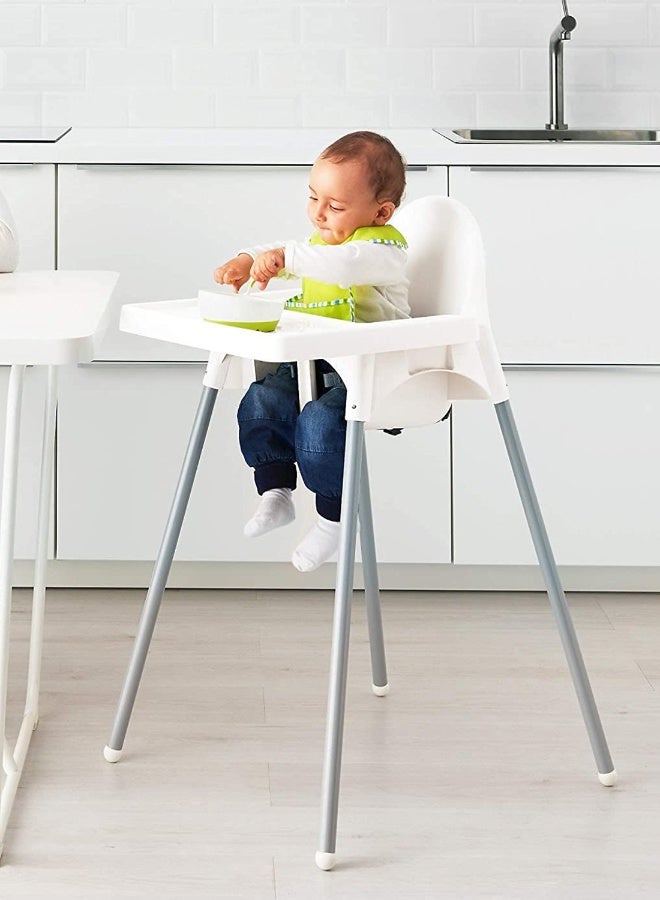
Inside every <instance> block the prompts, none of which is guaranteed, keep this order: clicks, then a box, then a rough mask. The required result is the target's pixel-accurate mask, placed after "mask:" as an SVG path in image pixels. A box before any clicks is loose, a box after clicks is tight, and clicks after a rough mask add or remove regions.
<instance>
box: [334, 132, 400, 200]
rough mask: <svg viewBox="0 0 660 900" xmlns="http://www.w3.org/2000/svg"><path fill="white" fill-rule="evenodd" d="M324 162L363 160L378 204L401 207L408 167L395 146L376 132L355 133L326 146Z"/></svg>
mask: <svg viewBox="0 0 660 900" xmlns="http://www.w3.org/2000/svg"><path fill="white" fill-rule="evenodd" d="M321 159H329V160H330V161H331V162H337V163H342V162H345V161H346V160H348V159H361V160H363V161H364V163H365V164H366V168H367V177H368V180H369V186H370V187H371V188H372V189H373V192H374V197H375V198H376V199H377V200H379V201H385V200H391V202H392V203H393V204H394V205H395V206H398V205H399V203H401V197H402V196H403V192H404V190H405V187H406V164H405V161H404V159H403V157H402V156H401V154H400V153H399V151H398V150H397V149H396V147H395V146H394V144H393V143H392V142H391V141H390V140H388V138H386V137H383V135H382V134H376V132H375V131H353V132H351V133H350V134H345V135H344V136H343V137H340V138H339V139H338V140H336V141H335V142H334V144H330V146H329V147H326V148H325V150H324V151H323V153H321Z"/></svg>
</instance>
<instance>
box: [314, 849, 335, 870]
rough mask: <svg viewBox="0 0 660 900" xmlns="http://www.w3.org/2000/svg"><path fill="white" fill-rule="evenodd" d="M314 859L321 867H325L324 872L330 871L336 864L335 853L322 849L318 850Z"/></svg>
mask: <svg viewBox="0 0 660 900" xmlns="http://www.w3.org/2000/svg"><path fill="white" fill-rule="evenodd" d="M314 859H315V861H316V865H317V866H318V867H319V869H323V871H324V872H329V871H330V869H332V867H333V866H334V864H335V854H334V853H324V852H323V851H322V850H317V851H316V856H315V857H314Z"/></svg>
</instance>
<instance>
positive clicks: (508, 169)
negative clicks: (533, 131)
mask: <svg viewBox="0 0 660 900" xmlns="http://www.w3.org/2000/svg"><path fill="white" fill-rule="evenodd" d="M468 168H469V170H470V172H660V167H658V166H555V165H552V163H549V164H548V165H547V166H468Z"/></svg>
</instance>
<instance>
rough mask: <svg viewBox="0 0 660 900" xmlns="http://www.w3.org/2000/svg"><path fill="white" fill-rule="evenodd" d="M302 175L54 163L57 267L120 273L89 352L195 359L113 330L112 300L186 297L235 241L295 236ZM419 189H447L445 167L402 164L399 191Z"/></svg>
mask: <svg viewBox="0 0 660 900" xmlns="http://www.w3.org/2000/svg"><path fill="white" fill-rule="evenodd" d="M308 184H309V166H215V165H213V166H204V165H191V166H185V165H174V166H170V165H167V166H161V165H85V166H76V165H62V166H59V222H58V248H59V266H60V268H72V269H112V270H114V271H117V272H120V273H121V277H120V280H119V284H118V286H117V290H116V291H115V295H114V297H113V312H114V315H113V317H112V319H111V321H110V325H109V328H108V333H107V336H106V338H105V340H104V342H103V344H102V346H101V350H100V353H99V357H98V358H99V359H103V360H177V359H179V360H186V359H188V360H190V359H201V358H203V357H202V356H200V354H199V353H195V351H193V350H190V349H189V348H186V347H176V346H175V345H173V344H165V343H163V344H159V343H157V342H155V341H150V340H146V339H142V338H138V337H136V336H134V335H128V334H122V333H120V332H119V331H118V327H117V323H118V317H119V309H120V307H121V306H122V305H123V304H124V303H134V302H145V301H149V300H169V299H175V298H179V297H194V296H196V295H197V291H198V290H199V289H200V288H206V287H211V286H212V285H213V270H214V269H215V268H216V266H218V265H219V264H220V263H222V262H224V261H225V260H227V259H229V258H230V257H231V256H233V255H235V253H236V252H237V251H238V250H239V249H240V248H241V247H245V246H251V245H254V244H259V243H265V242H269V241H274V240H279V239H280V238H281V239H283V240H286V239H287V238H292V237H293V238H295V237H298V236H300V237H301V238H302V237H304V236H305V235H307V234H308V233H309V231H310V225H309V222H308V221H307V217H306V212H305V210H306V204H307V197H308V194H309V188H308ZM428 193H442V194H446V193H447V170H446V168H444V167H437V168H433V167H431V168H426V167H417V168H416V169H414V170H413V171H410V172H409V173H408V190H407V197H408V198H409V199H413V198H414V197H418V196H422V195H423V194H428ZM119 201H120V202H119Z"/></svg>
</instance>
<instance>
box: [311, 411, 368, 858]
mask: <svg viewBox="0 0 660 900" xmlns="http://www.w3.org/2000/svg"><path fill="white" fill-rule="evenodd" d="M363 448H364V423H363V422H353V421H349V422H348V427H347V431H346V451H345V456H344V460H345V462H344V481H343V486H342V504H341V506H342V508H341V529H340V535H339V553H338V560H337V585H336V588H335V614H334V622H333V628H332V656H331V660H330V685H329V690H328V715H327V722H326V737H325V756H324V761H323V788H322V797H321V836H320V846H319V850H318V851H317V853H316V864H317V866H318V867H319V868H320V869H331V868H332V867H333V865H334V862H335V844H336V839H337V809H338V806H339V777H340V772H341V751H342V738H343V734H344V709H345V705H346V671H347V666H348V640H349V635H350V629H351V600H352V595H353V573H354V569H355V538H356V534H357V517H358V496H359V491H360V469H361V468H362V454H363Z"/></svg>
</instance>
